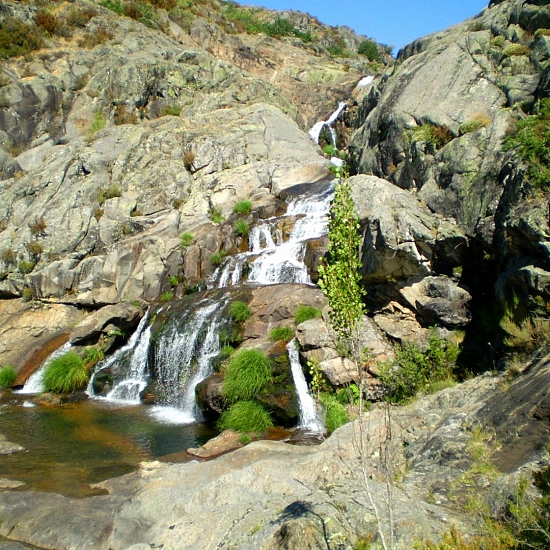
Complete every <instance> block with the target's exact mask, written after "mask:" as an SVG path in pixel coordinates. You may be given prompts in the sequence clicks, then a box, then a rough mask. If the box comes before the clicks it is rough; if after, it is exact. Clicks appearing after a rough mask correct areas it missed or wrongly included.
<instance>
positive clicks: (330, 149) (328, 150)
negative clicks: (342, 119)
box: [323, 145, 338, 158]
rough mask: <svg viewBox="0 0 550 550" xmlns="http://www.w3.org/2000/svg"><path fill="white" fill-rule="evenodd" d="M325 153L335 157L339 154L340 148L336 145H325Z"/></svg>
mask: <svg viewBox="0 0 550 550" xmlns="http://www.w3.org/2000/svg"><path fill="white" fill-rule="evenodd" d="M323 153H325V155H326V156H327V157H329V158H332V157H335V156H336V155H337V154H338V149H336V147H334V145H325V146H324V147H323Z"/></svg>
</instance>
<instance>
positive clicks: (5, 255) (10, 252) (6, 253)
mask: <svg viewBox="0 0 550 550" xmlns="http://www.w3.org/2000/svg"><path fill="white" fill-rule="evenodd" d="M0 259H1V260H2V261H3V262H4V263H6V264H14V263H15V262H16V261H17V254H16V253H15V250H14V249H13V248H11V247H8V248H4V249H3V250H2V252H0Z"/></svg>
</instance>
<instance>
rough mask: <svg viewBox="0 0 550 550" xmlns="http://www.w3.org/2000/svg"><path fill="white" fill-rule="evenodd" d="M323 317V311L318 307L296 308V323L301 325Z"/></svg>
mask: <svg viewBox="0 0 550 550" xmlns="http://www.w3.org/2000/svg"><path fill="white" fill-rule="evenodd" d="M319 317H321V311H320V310H318V309H317V308H316V307H312V306H306V305H301V306H298V307H297V308H296V311H295V312H294V322H295V323H296V324H297V325H299V324H300V323H303V322H304V321H309V320H310V319H317V318H319Z"/></svg>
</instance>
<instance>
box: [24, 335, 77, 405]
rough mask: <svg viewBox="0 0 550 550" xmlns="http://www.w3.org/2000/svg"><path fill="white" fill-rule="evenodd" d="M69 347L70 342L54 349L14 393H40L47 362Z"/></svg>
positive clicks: (63, 352)
mask: <svg viewBox="0 0 550 550" xmlns="http://www.w3.org/2000/svg"><path fill="white" fill-rule="evenodd" d="M70 349H71V344H70V342H67V343H66V344H63V345H62V346H61V347H60V348H58V349H56V350H55V351H54V352H53V353H51V354H50V355H49V356H48V357H47V358H46V359H45V360H44V362H43V363H42V364H41V365H40V367H39V368H38V370H36V371H35V372H34V373H33V374H32V375H31V376H30V377H29V379H28V380H27V381H26V382H25V385H24V386H23V388H22V389H20V390H19V391H18V392H16V393H25V394H29V393H42V392H43V391H44V373H45V372H46V368H47V367H48V366H49V364H50V363H51V362H52V361H53V360H54V359H56V358H57V357H61V356H62V355H65V354H66V353H67V352H68V351H69V350H70Z"/></svg>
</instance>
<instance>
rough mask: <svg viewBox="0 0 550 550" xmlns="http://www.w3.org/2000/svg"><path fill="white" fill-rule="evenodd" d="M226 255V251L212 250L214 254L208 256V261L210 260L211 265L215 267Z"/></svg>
mask: <svg viewBox="0 0 550 550" xmlns="http://www.w3.org/2000/svg"><path fill="white" fill-rule="evenodd" d="M226 256H227V252H226V251H225V250H220V251H219V252H214V254H212V255H211V256H210V261H211V262H212V265H213V266H215V267H217V266H219V265H220V264H221V263H222V262H223V259H224V258H225V257H226Z"/></svg>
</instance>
